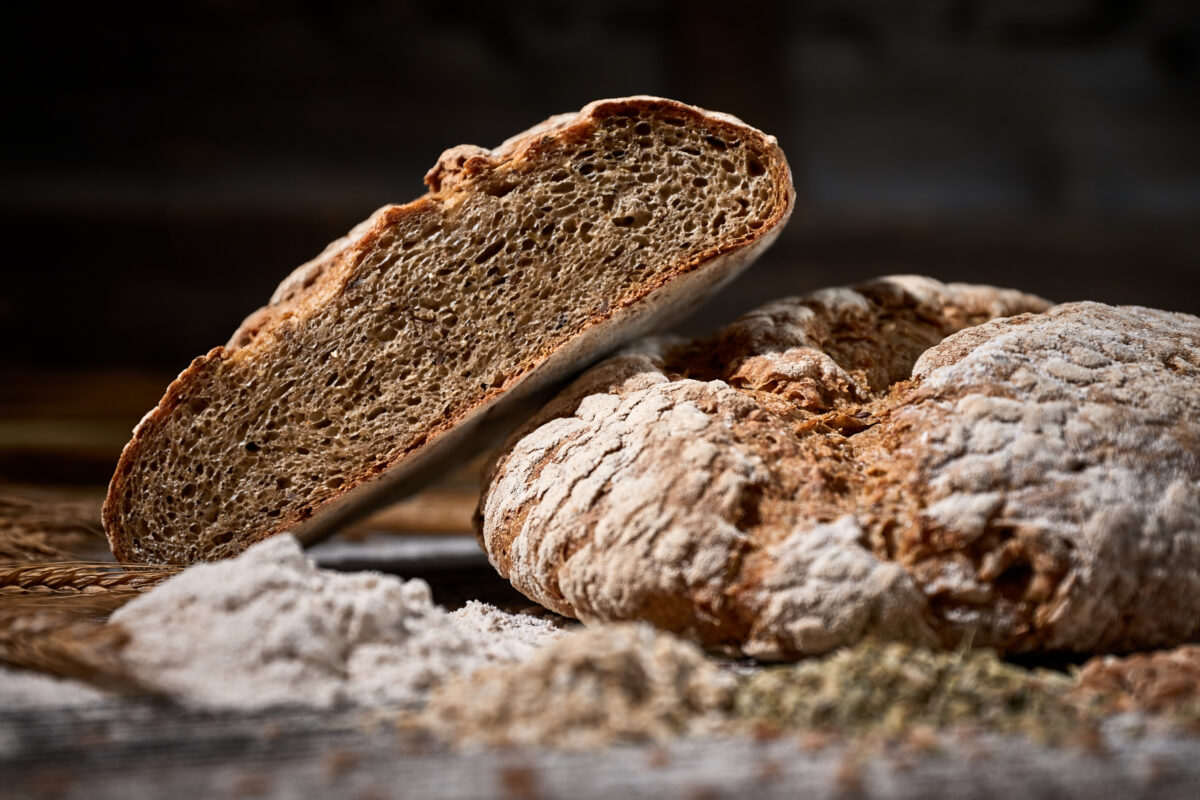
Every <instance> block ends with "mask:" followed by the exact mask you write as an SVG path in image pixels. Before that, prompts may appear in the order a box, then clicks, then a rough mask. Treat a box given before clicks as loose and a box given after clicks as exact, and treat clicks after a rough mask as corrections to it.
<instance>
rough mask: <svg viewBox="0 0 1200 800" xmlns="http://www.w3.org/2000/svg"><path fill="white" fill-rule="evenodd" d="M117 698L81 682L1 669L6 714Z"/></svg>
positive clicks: (0, 688) (0, 694)
mask: <svg viewBox="0 0 1200 800" xmlns="http://www.w3.org/2000/svg"><path fill="white" fill-rule="evenodd" d="M112 699H113V696H112V695H110V694H108V693H107V692H103V691H101V690H99V689H94V688H92V687H91V686H89V685H87V684H86V683H80V682H79V681H72V680H65V679H61V678H55V677H52V676H50V675H46V674H44V673H40V672H33V671H29V670H23V669H10V668H9V667H5V666H0V708H2V709H4V710H6V711H13V710H18V709H29V708H48V707H50V706H90V705H97V704H100V703H106V702H111V701H112Z"/></svg>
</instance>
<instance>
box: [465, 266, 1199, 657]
mask: <svg viewBox="0 0 1200 800" xmlns="http://www.w3.org/2000/svg"><path fill="white" fill-rule="evenodd" d="M1014 315H1015V316H1014ZM994 318H996V319H994ZM988 320H991V321H988ZM955 331H959V332H958V333H955ZM480 537H481V541H482V543H483V545H484V547H485V548H486V550H487V552H488V555H489V557H490V559H491V561H492V563H493V565H495V567H496V568H497V569H498V570H499V571H500V573H501V574H502V575H504V576H506V577H507V578H509V580H511V582H512V584H513V586H515V587H516V588H517V589H519V590H520V591H522V592H523V593H525V594H526V595H527V596H529V597H530V598H532V599H534V600H536V601H538V602H540V603H542V604H543V605H545V606H547V607H548V608H551V609H553V610H555V611H557V612H559V613H561V614H565V615H568V616H573V617H577V618H579V619H581V620H584V621H585V622H597V621H614V620H629V619H645V620H650V621H652V622H654V623H655V624H656V625H658V626H660V627H663V628H666V629H669V630H672V631H676V632H678V633H681V634H683V635H685V636H687V637H690V638H692V639H693V640H695V641H697V642H699V643H701V644H703V645H705V646H707V647H709V648H713V649H718V650H728V651H731V652H735V653H744V654H747V655H752V656H757V657H760V658H765V659H790V658H794V657H799V656H802V655H806V654H816V653H822V652H825V651H829V650H831V649H833V648H836V647H838V646H841V645H845V644H849V643H852V642H854V641H856V640H858V639H860V638H861V637H863V636H865V635H868V634H869V635H874V636H877V637H881V638H885V639H901V640H908V641H913V642H920V643H926V644H934V645H939V644H940V645H944V646H959V645H960V644H962V643H964V642H971V643H974V644H976V645H983V646H991V647H995V648H997V649H1000V650H1002V651H1006V652H1028V651H1072V652H1080V653H1094V652H1107V651H1124V650H1130V649H1135V648H1144V647H1155V646H1165V645H1172V644H1176V643H1179V642H1183V641H1186V640H1188V639H1190V638H1194V637H1196V636H1197V635H1198V634H1200V319H1197V318H1195V317H1191V316H1187V315H1184V314H1171V313H1167V312H1163V311H1155V310H1151V309H1145V308H1131V307H1121V308H1114V307H1110V306H1105V305H1100V304H1097V303H1071V304H1066V305H1060V306H1055V307H1053V308H1048V304H1047V303H1046V302H1044V301H1042V300H1040V299H1038V298H1036V297H1031V296H1029V295H1023V294H1019V293H1017V292H1012V291H1004V290H1000V289H993V288H989V287H981V286H965V285H956V284H950V285H942V284H940V283H938V282H936V281H933V280H930V279H925V278H914V277H903V278H889V279H883V280H879V281H874V282H871V283H868V284H864V285H861V286H858V287H855V288H854V289H831V290H826V291H821V292H816V293H814V294H811V295H807V296H804V297H800V298H796V299H791V300H784V301H779V302H775V303H772V304H769V305H767V306H764V307H763V308H761V309H759V310H757V311H755V312H753V313H751V314H749V315H747V316H745V317H744V318H742V319H741V320H739V321H737V322H735V323H734V324H732V325H731V326H729V327H728V328H726V329H724V330H723V331H721V332H720V333H719V334H717V335H716V336H715V337H713V338H711V339H708V340H704V341H697V342H670V341H663V340H649V341H645V342H643V343H641V344H639V345H636V346H635V347H633V348H632V349H630V350H629V351H628V352H626V353H624V354H622V355H619V356H618V357H615V358H613V359H610V360H608V361H605V362H602V363H601V364H599V365H597V366H595V367H594V368H592V369H591V370H590V371H589V372H587V373H585V374H584V375H583V376H582V377H580V378H579V379H578V380H577V381H576V382H575V383H574V384H573V385H572V386H571V387H569V388H568V389H567V390H566V391H564V392H563V393H562V394H561V395H560V396H559V397H558V398H557V399H556V400H555V401H553V402H552V403H550V404H549V405H548V406H547V407H546V408H545V410H544V411H543V412H542V413H541V414H539V415H538V416H537V417H536V418H534V419H532V420H531V421H530V422H529V423H528V424H527V425H526V426H525V427H524V428H523V429H522V430H520V431H518V433H516V434H515V435H514V436H513V437H512V439H511V440H510V442H509V443H508V444H507V445H506V447H505V449H504V450H503V451H502V452H501V453H500V454H499V455H498V456H497V457H496V458H495V459H494V461H493V462H492V464H491V465H490V467H489V471H488V484H487V487H486V490H485V494H484V497H483V499H482V501H481V505H480Z"/></svg>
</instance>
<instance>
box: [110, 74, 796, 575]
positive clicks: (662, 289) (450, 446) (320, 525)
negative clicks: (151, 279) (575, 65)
mask: <svg viewBox="0 0 1200 800" xmlns="http://www.w3.org/2000/svg"><path fill="white" fill-rule="evenodd" d="M634 103H638V104H646V105H648V106H651V107H658V108H663V109H674V110H678V111H680V112H683V113H686V114H689V115H695V116H699V117H702V118H703V119H704V120H705V121H707V122H710V123H716V124H718V125H719V126H728V127H735V128H738V129H739V131H740V132H741V133H743V134H745V133H746V132H747V131H749V132H751V133H753V134H756V135H758V136H760V137H761V139H762V142H763V143H764V144H765V145H766V146H767V148H768V149H770V150H773V151H774V158H773V159H772V162H771V164H770V165H769V167H770V169H771V172H772V178H773V182H774V184H775V185H776V186H777V187H780V188H781V189H782V191H783V195H784V196H783V197H782V198H781V200H782V202H781V203H780V204H779V207H777V210H776V212H775V213H774V214H773V215H772V216H771V217H770V218H769V219H768V220H767V221H766V222H765V223H764V224H763V226H762V227H761V228H759V229H758V231H757V232H756V235H755V236H754V237H753V238H751V239H749V240H747V241H744V242H740V243H735V244H730V245H727V246H725V247H718V248H713V249H711V250H709V251H705V252H703V253H701V254H699V255H698V256H696V257H695V258H693V259H691V260H690V261H688V262H686V263H684V264H681V265H679V266H678V267H677V268H676V269H675V270H674V271H673V272H672V273H671V274H669V275H667V276H664V277H662V278H660V279H659V280H658V281H656V282H655V283H652V284H649V285H647V286H646V287H644V289H643V291H642V292H641V293H639V294H638V295H637V296H635V297H632V298H629V299H627V300H626V301H625V302H624V303H623V304H621V305H617V306H614V307H612V308H610V309H609V310H608V311H607V312H605V313H603V314H597V315H594V316H593V317H591V318H590V319H589V320H587V321H586V322H585V323H584V324H583V327H582V328H581V329H580V331H579V332H578V333H577V334H576V335H575V336H574V337H573V338H571V339H569V340H568V341H567V342H565V343H564V344H563V345H562V346H560V347H559V348H557V349H555V350H553V351H551V352H549V353H547V354H543V355H540V357H539V356H535V357H534V358H532V359H530V360H529V361H528V362H526V363H525V364H524V365H522V367H520V368H519V369H518V370H516V371H515V373H514V377H515V380H514V379H510V380H509V381H508V382H506V384H505V385H504V386H502V387H500V388H499V389H495V390H492V392H491V393H489V395H488V396H485V397H484V398H483V400H482V401H480V402H479V403H478V404H477V405H476V406H475V407H474V408H471V409H469V410H467V411H466V412H465V413H461V414H460V415H459V416H457V417H455V418H452V419H449V420H447V421H445V422H443V423H442V424H440V425H438V426H437V427H435V428H434V429H432V430H431V431H430V432H429V434H428V436H427V437H426V439H425V440H424V441H423V442H421V443H419V444H417V445H415V446H414V447H413V448H411V449H409V450H408V451H405V452H402V453H400V454H398V455H397V456H396V457H395V458H394V459H393V460H392V461H391V462H390V463H388V464H387V465H386V466H385V467H384V468H383V469H382V470H380V471H379V472H377V473H375V474H366V475H356V476H353V477H352V478H351V479H350V480H348V481H347V482H346V485H345V486H344V487H343V488H342V489H341V490H340V491H339V492H338V493H337V494H335V495H334V496H332V497H330V498H329V499H327V500H325V501H324V502H322V503H320V504H319V505H317V506H316V507H315V508H313V510H312V512H311V515H310V516H308V517H307V518H304V517H300V516H299V515H296V514H292V515H289V517H287V518H282V519H280V520H279V522H278V524H277V525H276V526H274V527H273V528H271V529H267V530H263V531H256V532H251V533H248V534H246V533H244V532H239V537H240V538H244V540H245V541H246V543H247V545H248V544H252V543H254V542H257V541H261V540H262V539H266V538H268V537H270V536H273V535H275V534H277V533H282V532H284V531H290V532H292V533H293V534H295V535H296V536H298V537H299V538H300V539H301V540H302V541H304V542H305V543H313V542H316V541H319V540H320V539H322V538H324V537H325V536H328V535H330V534H331V533H332V532H333V531H334V530H335V529H336V528H337V527H338V526H339V525H341V524H343V523H344V522H345V521H347V520H349V519H350V518H352V517H355V516H358V515H360V514H363V513H367V512H369V511H370V510H372V509H373V508H376V507H378V506H380V505H383V504H385V503H387V502H389V501H392V500H394V499H397V498H399V497H401V496H403V494H405V493H407V492H410V491H413V490H415V489H416V488H419V487H420V486H421V485H423V484H424V483H426V482H428V480H430V479H432V478H433V477H436V476H435V475H433V474H428V473H432V472H434V467H435V466H436V464H437V462H439V461H441V460H443V459H445V458H446V457H447V456H448V455H449V454H451V453H455V452H457V451H458V450H459V449H460V447H462V446H463V445H464V443H465V442H466V441H467V440H468V439H470V438H472V437H474V438H475V439H476V440H477V441H480V442H481V443H482V442H483V441H485V440H490V439H491V437H501V436H503V435H504V434H505V433H507V432H508V431H509V430H511V429H512V428H515V426H516V425H517V424H519V422H520V418H517V419H511V418H510V417H511V416H512V415H513V413H514V412H515V411H516V410H517V409H518V408H519V406H520V405H521V404H522V403H524V402H528V401H530V399H531V398H533V397H535V396H536V395H537V394H539V392H544V391H546V390H547V389H549V388H551V387H553V386H554V385H555V383H557V382H558V381H560V380H562V379H563V378H565V377H567V376H569V375H570V374H572V373H573V372H576V371H578V370H579V369H581V368H583V367H585V366H587V365H588V364H590V363H591V362H593V361H595V360H597V359H599V358H600V357H602V356H603V355H604V354H606V353H607V352H609V351H610V350H612V349H614V348H616V347H618V346H620V345H621V344H623V343H624V342H627V341H629V340H630V339H633V338H635V337H637V336H640V335H642V334H645V333H647V332H649V331H650V330H651V329H652V328H654V327H659V326H663V325H665V324H667V323H668V322H670V321H671V320H673V319H677V318H680V317H682V316H684V315H686V313H687V312H688V311H690V310H692V309H693V308H694V307H695V306H697V305H698V304H699V303H701V302H702V301H703V300H704V299H705V298H707V297H708V296H710V295H711V294H712V293H713V292H715V291H717V290H718V289H720V287H721V286H723V285H724V284H726V283H728V282H729V281H731V280H732V279H733V278H734V277H736V276H737V275H738V274H739V273H741V272H742V271H743V270H744V269H746V268H747V267H749V266H750V264H751V263H753V261H754V260H755V259H757V257H758V256H759V255H761V253H762V252H763V251H765V250H766V249H767V248H768V247H769V246H770V245H771V244H773V243H774V241H775V239H776V238H777V237H778V235H779V233H780V232H781V231H782V229H783V227H784V225H785V223H786V222H787V220H788V218H789V217H790V216H791V214H792V211H793V209H794V207H795V199H796V193H795V189H794V187H793V185H792V178H791V171H790V169H789V166H788V163H787V159H786V157H785V156H784V154H783V152H782V150H780V149H779V146H778V143H777V142H776V140H775V137H773V136H770V135H768V134H765V133H763V132H762V131H759V130H757V129H755V128H752V127H751V126H748V125H746V124H745V123H743V122H741V121H740V120H738V119H737V118H736V117H733V116H730V115H728V114H723V113H720V112H710V111H707V110H705V109H701V108H697V107H695V106H690V105H687V104H684V103H680V102H678V101H675V100H670V99H666V98H659V97H652V96H648V95H636V96H632V97H625V98H613V99H609V100H598V101H595V102H592V103H589V104H588V105H587V106H585V107H584V108H583V109H582V110H581V111H580V112H579V113H578V114H575V115H558V116H556V117H551V118H550V119H549V120H547V121H545V122H543V123H540V124H539V125H535V126H534V127H533V128H530V129H529V130H527V131H525V132H524V133H522V134H518V135H517V136H514V137H512V138H510V139H508V140H506V141H505V142H504V143H503V144H502V145H500V147H498V148H496V149H495V150H493V151H490V152H491V154H492V155H493V157H499V158H502V159H503V160H504V161H510V160H516V159H520V158H523V157H524V156H525V155H526V154H527V152H528V151H529V150H530V149H531V148H535V147H536V146H537V145H538V144H539V143H540V142H541V141H543V140H544V139H545V137H547V136H553V135H561V134H563V133H564V132H570V130H571V129H573V128H574V127H576V126H577V125H578V126H582V125H586V124H588V122H589V120H590V118H591V117H592V116H593V115H595V114H596V113H597V112H598V111H602V110H606V109H608V108H611V107H614V106H621V105H628V104H634ZM437 196H438V195H437V194H436V193H434V194H427V195H424V196H422V197H420V198H417V199H416V200H413V201H412V202H410V203H406V204H404V205H401V206H386V207H384V208H382V209H379V210H378V211H376V212H375V213H374V214H372V215H371V217H369V218H368V219H367V220H365V221H364V222H362V223H359V224H358V225H357V226H355V228H354V229H353V230H352V231H351V232H350V234H348V235H347V236H345V237H342V238H341V239H338V240H335V241H334V242H332V243H331V244H330V245H329V246H327V247H326V248H325V250H324V251H323V252H322V253H321V255H319V256H318V257H317V258H315V259H313V260H312V261H309V262H307V263H306V264H304V265H301V267H299V268H297V269H296V270H294V271H293V272H292V273H291V274H290V275H289V276H288V277H287V278H286V279H285V280H284V281H283V283H282V284H281V285H280V288H279V289H277V290H276V292H275V294H274V295H273V297H272V301H271V304H270V305H268V306H267V307H265V308H262V309H259V310H258V311H256V312H254V313H253V314H251V315H250V317H248V318H247V319H246V321H244V322H243V323H242V325H241V326H239V328H238V331H237V332H235V334H234V336H233V338H231V340H230V343H229V345H228V346H225V347H215V348H213V349H212V350H210V351H209V352H208V353H206V354H205V355H203V356H199V357H197V358H196V359H194V360H193V361H192V362H191V364H190V365H189V366H188V367H187V368H186V369H185V370H184V371H183V372H181V373H180V374H179V376H178V377H177V378H176V379H175V380H174V381H172V383H171V384H170V385H169V386H168V387H167V391H166V392H165V393H164V395H163V398H162V400H160V401H159V403H158V405H156V406H155V407H154V408H153V409H151V410H150V411H149V412H148V413H147V414H146V415H145V416H144V417H142V419H141V421H140V422H139V423H138V425H137V426H136V427H135V428H134V431H133V436H132V438H131V439H130V441H129V442H128V443H127V444H126V445H125V447H124V449H123V450H122V451H121V456H120V458H119V460H118V462H117V467H116V470H115V471H114V474H113V478H112V481H111V483H110V484H109V490H108V495H107V497H106V498H105V502H104V506H103V510H102V521H103V524H104V529H105V532H106V533H107V534H108V537H109V544H110V547H111V549H112V551H113V554H114V556H116V558H117V559H118V560H119V561H131V560H138V559H137V554H136V553H135V552H134V551H133V548H132V546H131V543H130V542H129V540H128V537H126V536H123V535H122V534H123V533H124V531H123V530H122V529H121V527H120V523H119V514H118V508H117V506H118V502H117V499H118V498H119V497H120V495H121V493H122V492H123V491H124V489H125V469H126V467H127V465H128V464H129V463H130V462H132V461H133V460H134V459H135V458H136V457H137V456H138V451H139V450H140V448H141V444H142V442H144V441H145V440H146V439H147V438H149V435H150V434H151V433H152V432H153V430H154V428H155V427H156V426H157V425H158V424H160V423H161V422H162V421H164V420H165V419H166V417H167V415H168V414H169V413H170V412H171V410H172V409H174V407H175V406H177V405H178V404H179V403H180V402H182V401H183V400H184V399H185V396H186V393H187V390H188V389H190V388H191V386H192V385H193V383H195V382H196V380H197V379H198V377H199V375H200V374H202V372H203V371H204V370H205V369H206V368H207V367H209V366H210V365H212V364H213V363H215V362H218V361H220V360H223V359H226V358H231V357H233V358H245V357H252V355H251V354H252V352H253V351H254V350H256V349H257V348H255V347H254V345H256V344H260V342H261V344H262V345H265V344H266V340H267V338H269V337H266V336H255V337H253V338H254V339H256V340H260V341H251V342H249V344H248V346H239V345H238V344H237V343H236V342H237V339H238V337H239V336H240V335H241V333H242V332H243V331H244V330H246V329H247V327H248V326H250V325H252V324H253V325H254V327H255V328H257V329H259V330H261V331H262V332H264V333H266V332H269V331H271V330H272V329H273V328H274V327H275V326H277V325H278V324H280V323H282V322H283V321H285V320H287V319H288V318H289V317H295V318H299V319H302V318H304V317H305V316H307V315H308V314H309V313H312V312H314V311H317V310H319V309H320V307H321V306H322V305H323V302H322V301H323V300H324V298H325V297H326V296H329V295H330V294H333V293H336V290H337V288H340V286H342V285H344V282H345V279H346V277H348V274H349V272H350V269H351V267H352V261H353V259H352V258H349V257H348V256H352V255H353V253H354V252H355V251H361V250H362V249H363V248H364V247H366V246H368V245H369V244H370V243H371V240H373V239H374V238H375V237H377V236H378V235H380V233H381V232H382V231H383V230H385V229H386V227H387V226H389V225H390V224H392V223H393V222H394V221H395V219H396V218H397V217H399V216H405V215H409V214H416V213H421V212H422V211H423V210H425V209H427V208H428V205H429V204H430V202H431V198H434V197H437ZM318 265H319V273H318V275H317V276H316V280H315V281H313V282H311V283H312V285H311V287H310V288H308V289H306V290H305V291H303V292H302V293H301V294H300V295H299V296H297V297H294V298H292V299H291V300H286V301H285V300H282V297H281V296H282V293H283V292H282V290H283V288H284V287H285V286H287V285H289V284H291V283H294V282H295V281H297V278H298V276H300V275H301V274H302V273H303V272H304V271H305V270H308V269H312V268H314V267H318ZM331 283H332V284H336V285H335V286H331ZM331 290H332V291H331ZM650 295H653V296H654V299H653V302H648V301H647V297H648V296H650ZM255 333H258V330H256V331H255ZM489 421H490V422H492V423H493V424H492V425H491V426H489V425H487V422H489ZM423 473H425V474H423Z"/></svg>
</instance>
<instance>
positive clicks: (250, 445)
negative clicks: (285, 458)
mask: <svg viewBox="0 0 1200 800" xmlns="http://www.w3.org/2000/svg"><path fill="white" fill-rule="evenodd" d="M261 449H262V448H261V447H259V446H258V443H257V442H246V450H247V452H250V453H257V452H258V451H259V450H261Z"/></svg>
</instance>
